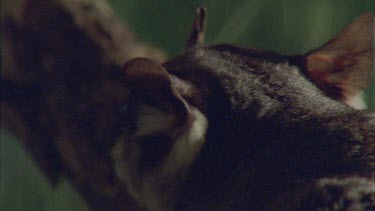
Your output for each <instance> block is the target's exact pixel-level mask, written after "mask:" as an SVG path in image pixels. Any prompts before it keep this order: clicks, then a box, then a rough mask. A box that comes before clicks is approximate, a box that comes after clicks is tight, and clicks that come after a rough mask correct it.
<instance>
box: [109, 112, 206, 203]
mask: <svg viewBox="0 0 375 211" xmlns="http://www.w3.org/2000/svg"><path fill="white" fill-rule="evenodd" d="M189 109H190V111H191V115H192V117H193V119H194V122H193V123H192V124H191V126H190V127H188V128H187V129H186V130H185V131H184V132H183V133H182V134H181V135H180V136H178V137H177V138H176V140H175V143H174V145H173V147H172V150H171V152H170V153H169V155H168V156H167V157H166V159H165V160H164V162H163V163H161V164H160V165H158V166H157V167H156V169H155V170H153V171H152V173H151V174H148V175H147V176H145V175H142V178H143V179H142V181H139V180H138V181H137V178H139V176H140V175H137V173H139V172H137V173H136V171H135V169H136V166H137V156H139V153H140V152H139V150H138V149H137V148H136V147H134V146H136V145H134V144H132V143H130V144H129V143H128V142H129V141H130V142H133V143H134V142H136V141H137V140H136V139H137V138H140V137H142V136H148V135H151V134H153V133H158V132H165V133H167V134H170V133H173V131H168V130H169V128H170V124H172V118H171V115H170V114H168V113H165V112H163V111H160V110H158V109H155V108H153V107H150V106H147V105H141V106H140V109H139V117H138V120H137V123H138V125H139V128H138V130H137V131H136V134H135V135H134V136H132V137H130V139H131V140H124V139H122V140H120V141H119V142H118V143H117V144H116V146H115V147H114V148H113V150H112V157H113V159H114V167H115V171H116V174H117V176H118V178H119V179H120V181H121V182H122V183H123V184H124V186H125V187H126V188H127V190H128V191H129V192H130V194H131V195H133V197H134V198H136V199H137V200H138V201H139V202H140V203H141V204H143V205H145V206H146V207H148V208H152V210H169V209H170V208H171V207H169V206H170V204H169V200H171V198H173V195H174V193H173V190H170V191H160V187H161V186H163V187H165V186H168V185H169V186H170V187H175V186H176V183H177V182H178V181H182V178H181V175H184V173H186V172H187V171H188V170H189V166H190V164H191V163H192V162H193V161H194V159H195V158H196V157H197V155H198V153H199V151H200V150H201V148H202V147H203V145H204V142H205V134H206V131H207V127H208V121H207V118H206V117H205V116H204V114H202V113H201V112H200V111H199V110H198V109H197V108H195V107H193V106H189ZM129 146H130V148H131V149H130V150H131V151H127V149H126V148H127V147H129ZM132 146H133V147H132ZM128 150H129V149H128ZM181 173H182V174H181Z"/></svg>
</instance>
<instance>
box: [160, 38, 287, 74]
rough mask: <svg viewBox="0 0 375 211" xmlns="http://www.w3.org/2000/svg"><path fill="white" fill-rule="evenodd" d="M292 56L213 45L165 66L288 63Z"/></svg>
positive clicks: (168, 62) (191, 67)
mask: <svg viewBox="0 0 375 211" xmlns="http://www.w3.org/2000/svg"><path fill="white" fill-rule="evenodd" d="M291 58H292V57H289V56H284V55H280V54H277V53H274V52H271V51H261V50H256V49H250V48H241V47H237V46H233V45H226V44H223V45H213V46H209V47H201V48H195V49H193V50H190V51H188V52H186V53H185V54H182V55H180V56H177V57H175V58H173V59H171V60H169V61H167V62H166V63H165V64H164V66H165V67H166V68H167V69H168V70H170V69H171V70H172V71H173V69H179V68H182V69H195V68H201V69H205V68H210V67H211V68H215V66H222V65H223V63H228V62H231V63H234V64H242V65H246V64H248V65H259V64H260V65H261V64H263V63H277V64H281V63H287V62H290V61H291Z"/></svg>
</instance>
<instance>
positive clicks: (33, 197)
mask: <svg viewBox="0 0 375 211" xmlns="http://www.w3.org/2000/svg"><path fill="white" fill-rule="evenodd" d="M109 2H110V3H111V4H112V6H113V7H114V9H115V10H116V11H117V13H118V14H119V16H120V17H122V18H123V19H124V20H126V21H127V23H128V24H129V26H130V27H131V28H132V29H133V30H134V31H135V32H136V33H137V35H138V36H139V38H140V39H142V40H145V41H147V42H149V43H150V44H152V45H154V46H156V47H158V48H160V49H163V50H164V51H165V52H166V53H167V55H168V56H173V55H176V54H178V53H179V52H181V51H182V50H183V48H184V45H185V42H186V40H187V36H188V33H189V32H190V27H191V24H192V20H193V18H194V11H195V8H196V7H198V6H201V5H203V6H205V7H206V9H207V10H208V21H207V31H206V43H207V44H217V43H230V44H236V45H241V46H243V47H250V48H259V49H268V50H272V51H276V52H279V53H282V54H302V53H305V52H307V51H309V50H311V49H313V48H316V47H319V46H320V45H321V44H323V43H324V42H326V41H327V40H328V39H330V38H332V37H333V36H334V35H335V34H336V33H337V32H339V31H340V30H341V29H343V28H344V27H346V26H347V25H348V24H349V23H351V22H352V21H353V20H354V19H355V18H356V17H357V16H359V15H360V14H362V13H364V12H366V11H371V12H375V1H374V0H367V1H365V0H361V1H355V0H345V1H344V0H330V1H327V0H308V1H306V0H305V1H296V0H279V1H275V0H247V1H245V0H236V1H233V0H232V1H230V0H202V1H186V0H185V1H183V0H173V1H172V0H126V1H124V0H110V1H109ZM124 62H125V61H124ZM366 94H367V102H368V105H369V108H370V109H371V110H375V79H374V78H373V82H372V86H371V87H370V88H369V90H368V91H367V93H366ZM0 146H1V148H0V149H1V151H0V159H1V168H0V170H1V171H0V176H1V177H0V191H1V194H0V195H1V197H0V210H11V211H13V210H22V211H23V210H28V211H33V210H38V211H43V210H86V207H85V205H84V203H83V202H82V200H81V199H80V197H79V196H78V195H77V193H75V191H74V190H73V189H72V187H71V186H70V185H69V184H68V183H67V182H66V181H64V180H62V181H61V182H60V183H59V184H58V185H57V187H56V188H55V189H52V188H51V187H50V186H49V185H48V183H47V181H46V179H44V178H43V177H42V175H41V173H40V172H39V170H38V168H37V167H36V166H35V165H34V164H33V163H32V161H31V160H30V158H29V157H28V154H27V153H25V152H24V150H23V148H22V147H21V145H20V144H19V143H18V142H17V141H16V139H15V138H14V137H13V135H12V134H10V133H8V132H7V131H6V130H4V129H3V128H2V129H1V145H0Z"/></svg>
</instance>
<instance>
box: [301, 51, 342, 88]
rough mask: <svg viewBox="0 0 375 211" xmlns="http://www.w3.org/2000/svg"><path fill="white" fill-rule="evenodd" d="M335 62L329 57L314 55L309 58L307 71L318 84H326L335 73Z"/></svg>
mask: <svg viewBox="0 0 375 211" xmlns="http://www.w3.org/2000/svg"><path fill="white" fill-rule="evenodd" d="M334 65H335V61H334V59H333V58H332V57H330V56H328V55H323V54H319V55H312V56H309V57H308V58H307V69H308V70H309V75H310V77H311V79H312V80H313V81H314V82H315V83H317V84H321V83H324V82H325V80H326V79H327V78H328V77H329V76H330V74H332V73H333V72H334V70H335V69H336V68H335V67H334Z"/></svg>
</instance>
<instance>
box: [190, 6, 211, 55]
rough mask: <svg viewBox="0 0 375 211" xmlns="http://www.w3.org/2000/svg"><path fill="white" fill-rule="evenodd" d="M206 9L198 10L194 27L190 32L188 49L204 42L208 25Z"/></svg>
mask: <svg viewBox="0 0 375 211" xmlns="http://www.w3.org/2000/svg"><path fill="white" fill-rule="evenodd" d="M206 14H207V13H206V10H205V9H204V8H198V9H197V10H196V14H195V19H194V22H193V27H192V30H191V33H190V37H189V40H188V42H187V45H186V50H189V49H191V48H194V47H196V46H199V45H202V44H203V42H204V30H205V27H206Z"/></svg>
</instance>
